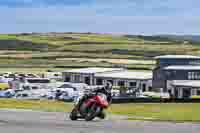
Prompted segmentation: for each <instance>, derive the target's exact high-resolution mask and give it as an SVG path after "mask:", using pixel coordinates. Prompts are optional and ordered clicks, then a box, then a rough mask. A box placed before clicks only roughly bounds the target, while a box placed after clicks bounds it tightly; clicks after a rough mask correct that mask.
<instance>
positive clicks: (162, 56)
mask: <svg viewBox="0 0 200 133" xmlns="http://www.w3.org/2000/svg"><path fill="white" fill-rule="evenodd" d="M155 59H200V57H199V56H193V55H161V56H156V57H155Z"/></svg>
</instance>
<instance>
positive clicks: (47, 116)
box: [0, 110, 200, 133]
mask: <svg viewBox="0 0 200 133" xmlns="http://www.w3.org/2000/svg"><path fill="white" fill-rule="evenodd" d="M0 133H200V125H199V124H191V123H168V122H141V121H140V122H139V121H132V122H130V121H125V120H122V119H121V120H120V118H119V119H118V118H117V117H115V118H112V117H110V118H109V119H107V120H98V119H96V120H94V121H91V122H85V121H71V120H69V119H68V118H67V114H65V113H49V112H48V113H47V112H33V111H13V110H12V111H11V110H10V111H8V110H1V111H0Z"/></svg>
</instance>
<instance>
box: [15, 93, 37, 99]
mask: <svg viewBox="0 0 200 133" xmlns="http://www.w3.org/2000/svg"><path fill="white" fill-rule="evenodd" d="M13 98H16V99H22V100H39V99H41V96H40V95H37V94H33V93H31V92H29V91H20V92H18V93H16V94H15V96H14V97H13Z"/></svg>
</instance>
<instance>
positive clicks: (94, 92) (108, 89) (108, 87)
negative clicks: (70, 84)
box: [76, 82, 112, 110]
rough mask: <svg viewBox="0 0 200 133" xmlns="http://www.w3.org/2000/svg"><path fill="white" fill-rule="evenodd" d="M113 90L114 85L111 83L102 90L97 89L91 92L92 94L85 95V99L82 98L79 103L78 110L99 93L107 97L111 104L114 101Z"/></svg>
mask: <svg viewBox="0 0 200 133" xmlns="http://www.w3.org/2000/svg"><path fill="white" fill-rule="evenodd" d="M111 90H112V84H111V83H110V82H107V83H106V86H104V87H102V88H97V89H95V90H93V91H91V92H90V93H88V94H87V93H86V94H84V95H83V97H81V98H80V99H79V101H78V103H77V106H76V107H77V110H79V109H80V106H81V105H82V104H83V102H84V101H85V100H87V99H89V98H91V97H93V96H95V95H96V94H97V93H103V94H105V95H106V96H107V101H108V103H109V104H110V103H111V101H112V94H111Z"/></svg>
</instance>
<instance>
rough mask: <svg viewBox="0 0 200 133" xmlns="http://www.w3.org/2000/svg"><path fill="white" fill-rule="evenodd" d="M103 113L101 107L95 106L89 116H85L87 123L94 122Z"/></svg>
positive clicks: (90, 110)
mask: <svg viewBox="0 0 200 133" xmlns="http://www.w3.org/2000/svg"><path fill="white" fill-rule="evenodd" d="M100 111H101V107H99V106H97V105H96V104H93V105H92V107H91V109H89V111H88V113H87V115H86V116H85V120H86V121H92V120H93V119H94V118H95V117H96V116H98V114H99V113H100Z"/></svg>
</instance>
